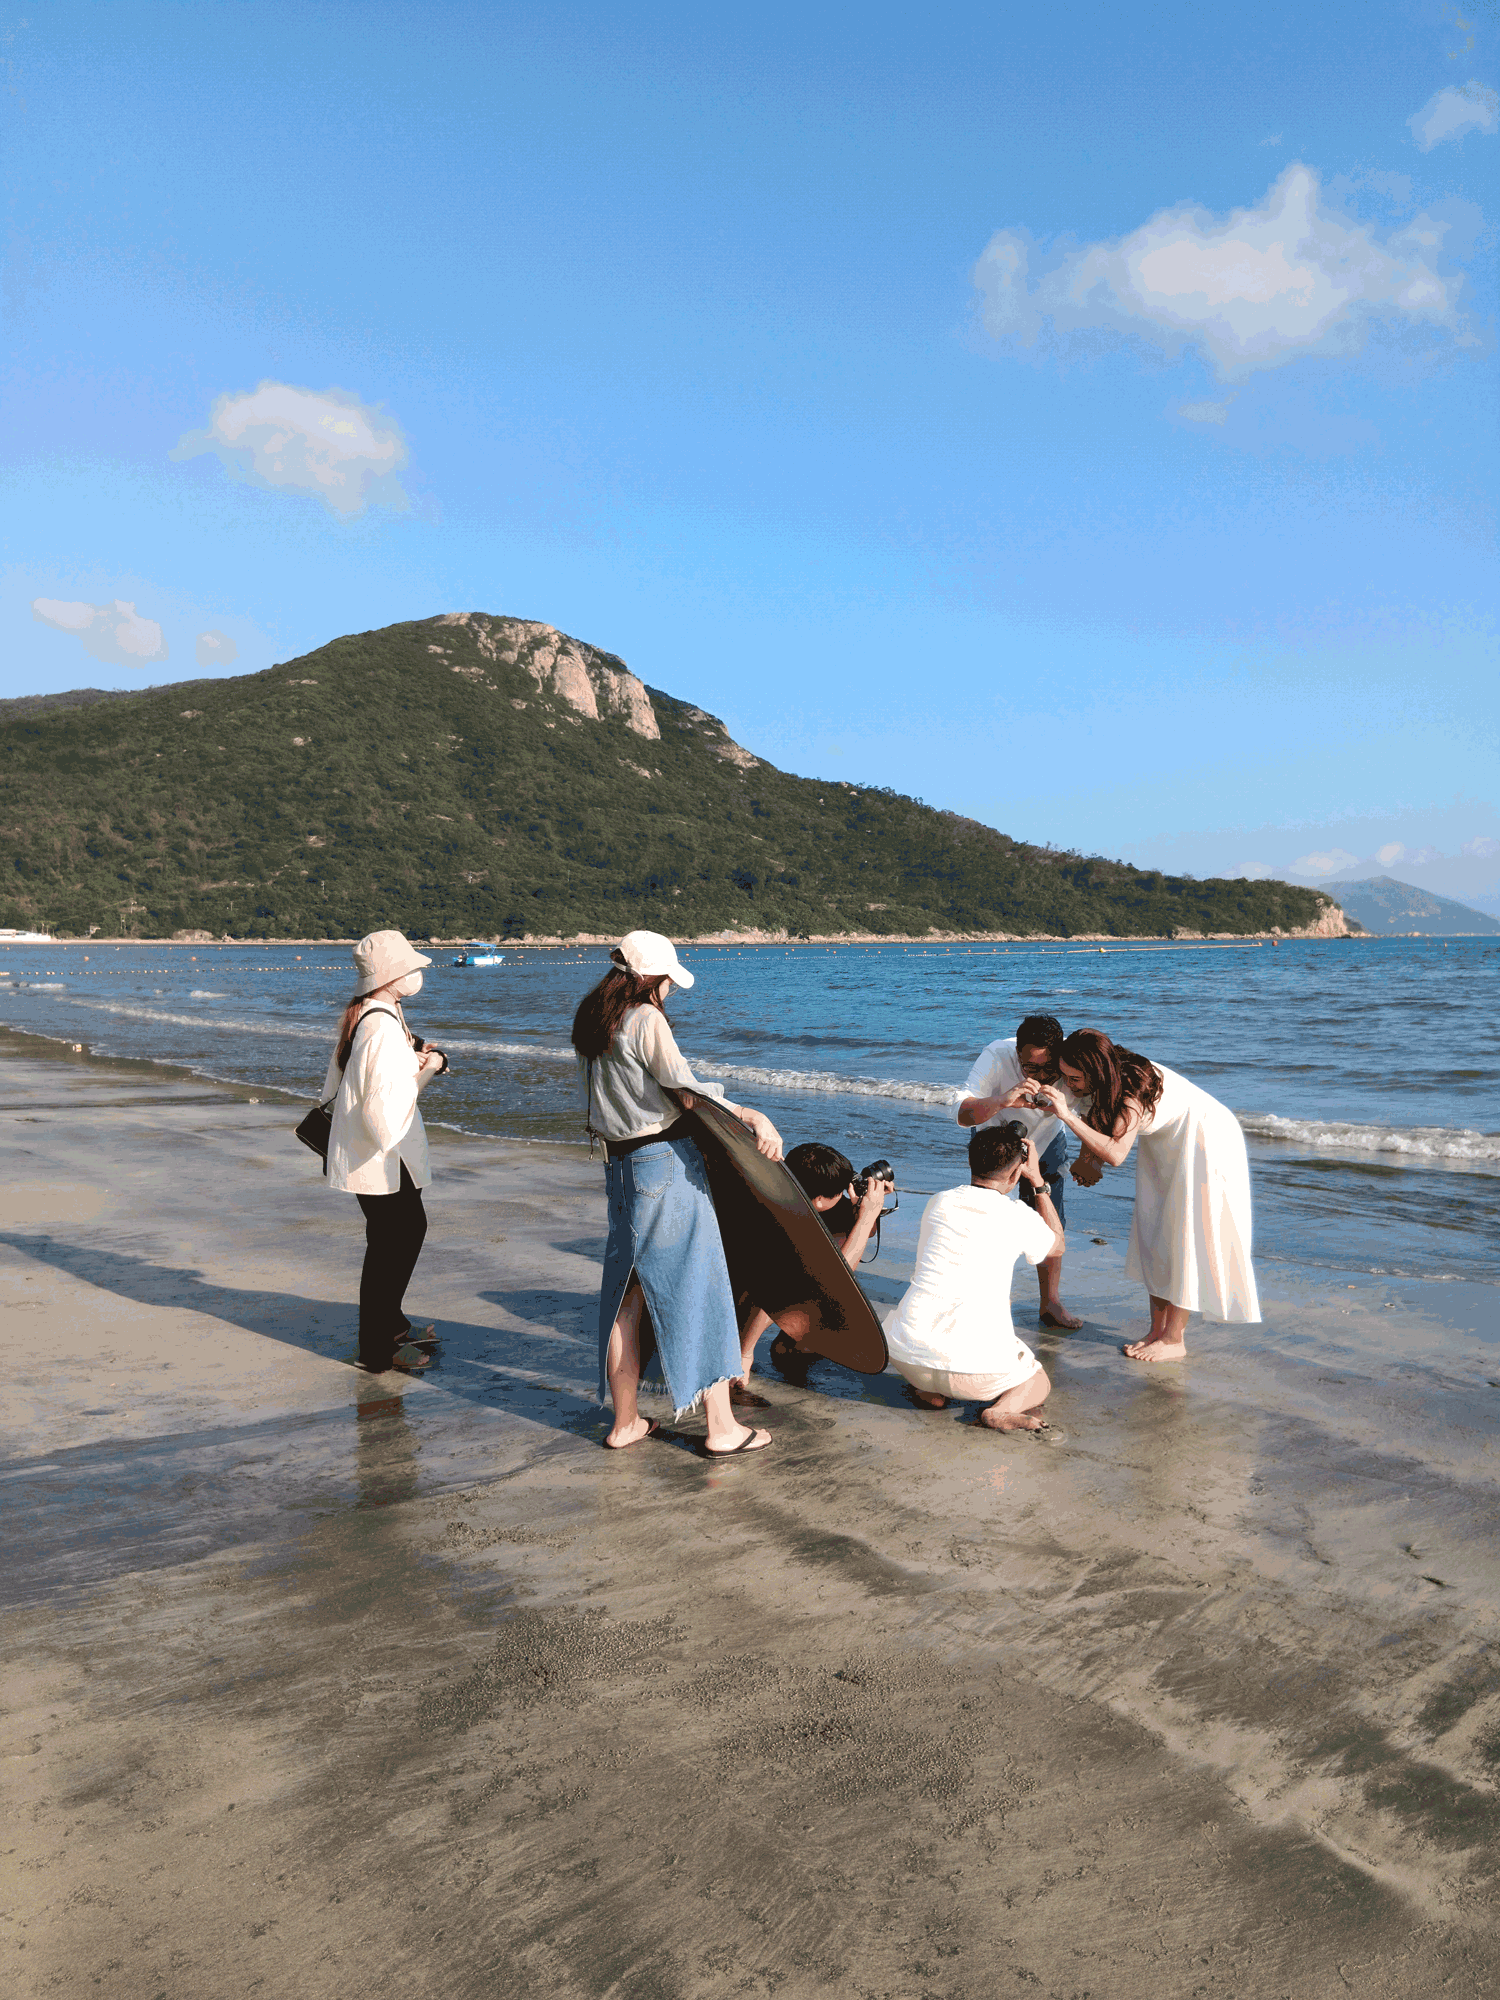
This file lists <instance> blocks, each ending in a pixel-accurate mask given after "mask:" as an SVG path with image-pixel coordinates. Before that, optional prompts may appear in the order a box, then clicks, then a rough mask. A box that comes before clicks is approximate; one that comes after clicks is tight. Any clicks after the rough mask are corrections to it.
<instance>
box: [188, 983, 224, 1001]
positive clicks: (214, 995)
mask: <svg viewBox="0 0 1500 2000" xmlns="http://www.w3.org/2000/svg"><path fill="white" fill-rule="evenodd" d="M188 998H189V1000H227V999H228V998H229V995H228V994H227V993H218V992H215V990H214V988H213V987H211V986H195V987H194V988H193V990H192V992H191V993H190V994H189V995H188Z"/></svg>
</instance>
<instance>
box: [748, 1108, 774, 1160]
mask: <svg viewBox="0 0 1500 2000" xmlns="http://www.w3.org/2000/svg"><path fill="white" fill-rule="evenodd" d="M739 1115H740V1117H741V1118H742V1119H743V1121H744V1122H745V1124H747V1125H748V1126H749V1127H750V1130H751V1131H752V1132H753V1133H754V1134H755V1150H756V1152H758V1153H764V1154H765V1156H766V1158H767V1159H768V1160H779V1159H780V1158H781V1134H780V1133H779V1132H778V1131H777V1130H776V1127H775V1126H774V1125H773V1124H772V1123H771V1121H770V1119H769V1118H768V1117H767V1116H766V1114H765V1112H764V1111H752V1110H751V1109H750V1107H749V1105H748V1104H742V1105H741V1106H740V1110H739Z"/></svg>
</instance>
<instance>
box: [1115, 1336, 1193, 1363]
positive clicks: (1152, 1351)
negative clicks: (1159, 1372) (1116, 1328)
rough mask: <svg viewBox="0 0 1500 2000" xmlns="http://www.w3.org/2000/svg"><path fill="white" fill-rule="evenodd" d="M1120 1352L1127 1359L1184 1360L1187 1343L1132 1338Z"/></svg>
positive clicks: (1148, 1337)
mask: <svg viewBox="0 0 1500 2000" xmlns="http://www.w3.org/2000/svg"><path fill="white" fill-rule="evenodd" d="M1120 1352H1121V1353H1122V1354H1123V1355H1124V1356H1125V1357H1126V1359H1127V1360H1129V1361H1186V1360H1187V1345H1186V1343H1185V1342H1184V1341H1181V1340H1153V1339H1152V1338H1151V1337H1150V1335H1149V1334H1148V1335H1147V1337H1146V1338H1145V1339H1144V1340H1133V1341H1131V1343H1130V1345H1129V1346H1128V1347H1124V1348H1121V1350H1120Z"/></svg>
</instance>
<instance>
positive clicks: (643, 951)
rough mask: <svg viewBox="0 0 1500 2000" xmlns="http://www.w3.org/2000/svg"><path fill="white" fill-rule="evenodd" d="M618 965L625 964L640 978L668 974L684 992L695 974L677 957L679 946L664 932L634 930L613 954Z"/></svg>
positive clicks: (621, 940)
mask: <svg viewBox="0 0 1500 2000" xmlns="http://www.w3.org/2000/svg"><path fill="white" fill-rule="evenodd" d="M610 957H611V958H612V959H613V960H614V962H615V964H616V965H623V966H625V967H626V968H627V969H628V970H629V971H631V972H633V973H634V974H635V976H636V978H637V979H656V978H659V977H660V975H661V974H662V973H665V974H666V975H667V977H668V978H669V979H670V980H671V982H672V984H673V985H674V986H681V987H683V988H684V989H685V988H687V987H689V986H691V985H692V983H693V975H692V973H690V972H689V971H688V969H687V967H686V966H685V965H684V964H683V962H682V960H681V959H680V958H679V957H678V956H677V947H676V945H674V944H673V942H672V940H671V939H670V938H665V937H663V936H662V934H661V932H660V931H631V932H630V933H629V934H628V935H627V936H625V937H622V938H621V939H620V942H619V943H618V944H617V945H616V946H615V948H614V950H613V951H612V952H611V953H610Z"/></svg>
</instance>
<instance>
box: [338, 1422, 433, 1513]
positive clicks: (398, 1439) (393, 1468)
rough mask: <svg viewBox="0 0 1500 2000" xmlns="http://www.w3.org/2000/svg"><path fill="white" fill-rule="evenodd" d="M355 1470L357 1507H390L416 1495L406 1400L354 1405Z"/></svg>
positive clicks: (414, 1447)
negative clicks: (357, 1491)
mask: <svg viewBox="0 0 1500 2000" xmlns="http://www.w3.org/2000/svg"><path fill="white" fill-rule="evenodd" d="M354 1415H355V1424H356V1428H355V1433H354V1440H355V1443H354V1450H355V1470H356V1476H357V1478H358V1480H359V1505H360V1506H361V1507H394V1506H397V1505H398V1504H399V1503H400V1502H401V1501H403V1500H412V1499H415V1497H416V1491H417V1449H418V1447H417V1440H416V1437H415V1436H414V1435H413V1432H412V1428H411V1425H410V1424H409V1423H408V1422H407V1421H406V1399H405V1398H404V1397H402V1396H377V1397H371V1398H369V1399H367V1400H365V1401H362V1402H359V1403H356V1404H355V1406H354Z"/></svg>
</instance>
